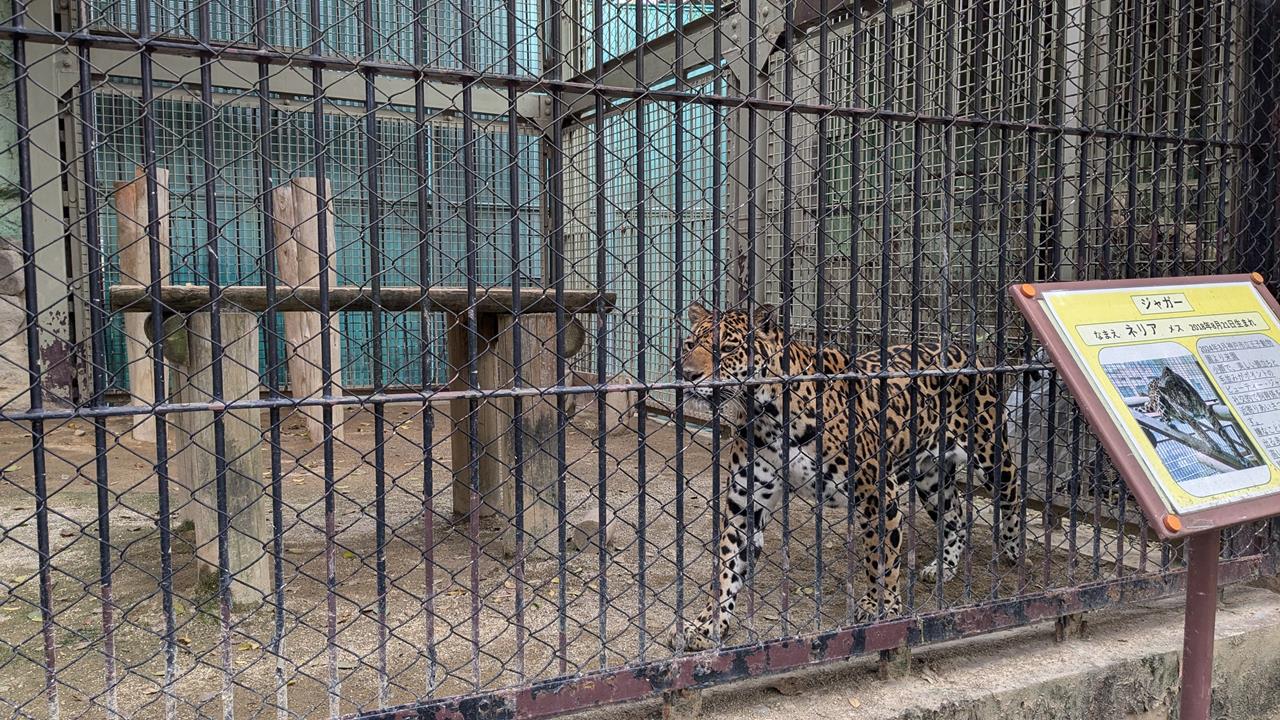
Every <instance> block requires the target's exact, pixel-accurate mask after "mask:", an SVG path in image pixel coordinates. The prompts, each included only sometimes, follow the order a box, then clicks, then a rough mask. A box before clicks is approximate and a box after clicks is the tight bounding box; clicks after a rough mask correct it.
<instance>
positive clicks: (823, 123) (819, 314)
mask: <svg viewBox="0 0 1280 720" xmlns="http://www.w3.org/2000/svg"><path fill="white" fill-rule="evenodd" d="M787 7H788V9H789V10H791V11H792V12H794V9H793V8H792V3H790V2H788V4H787ZM830 12H831V10H830V7H829V6H828V0H819V7H818V15H819V20H818V22H819V23H820V24H819V26H818V81H817V85H818V87H817V96H818V104H819V105H827V104H828V103H830V102H831V97H830V95H831V92H830V83H831V78H830V65H831V60H832V59H831V58H830V57H829V55H828V53H829V52H830V48H829V46H828V43H829V42H830V35H831V32H830V31H831V15H830ZM792 17H794V15H793V16H792ZM789 24H790V23H789ZM789 30H790V31H791V32H792V34H793V35H794V28H789ZM815 142H816V143H817V146H818V147H817V151H818V152H817V167H815V168H814V176H815V177H814V179H815V180H816V181H817V183H816V184H817V198H816V203H815V205H816V207H815V208H814V210H815V213H816V217H815V218H814V220H815V224H816V226H817V227H816V228H815V230H816V235H817V245H818V246H817V248H816V251H815V255H814V263H815V265H816V266H817V273H816V275H817V277H816V279H815V283H816V285H815V288H814V309H813V318H814V319H813V325H814V343H813V344H814V350H815V356H816V357H817V363H816V366H815V368H814V370H813V372H815V373H816V374H819V375H825V374H827V373H831V372H833V371H834V372H847V371H848V368H837V367H827V362H826V326H827V322H826V319H827V318H826V285H827V277H826V273H827V239H828V230H827V213H828V212H829V209H828V207H827V193H828V192H829V191H830V185H829V183H828V178H827V173H828V168H827V165H828V163H829V162H830V152H831V148H830V147H829V146H828V143H829V142H830V141H829V138H828V136H827V115H826V114H822V115H819V116H818V121H817V128H816V139H815ZM827 384H828V383H827V382H826V380H825V379H822V380H819V381H818V382H817V383H815V387H814V400H813V402H814V408H815V409H816V410H817V422H816V425H815V427H814V430H815V437H814V441H815V444H814V472H815V475H814V478H813V482H814V486H815V488H817V491H816V492H815V493H814V504H813V554H814V558H813V565H814V568H813V575H814V582H813V625H812V630H814V631H818V630H821V629H822V601H823V595H822V579H823V575H824V572H823V570H824V562H823V561H824V558H823V552H822V550H823V548H822V542H823V538H822V534H823V527H824V524H823V518H822V510H823V507H825V505H826V502H825V498H824V496H823V491H824V489H825V488H826V474H827V463H826V454H825V453H824V452H823V441H824V440H825V439H826V438H825V437H824V433H825V429H826V420H827V413H826V402H825V401H826V392H827V390H828V388H827ZM847 385H848V381H847V380H846V381H844V382H843V383H841V384H840V385H837V386H836V387H835V388H834V390H835V391H836V392H840V391H841V388H842V387H846V386H847ZM832 482H839V478H835V477H833V478H832ZM832 492H833V493H836V492H840V489H839V488H832ZM846 501H847V498H846Z"/></svg>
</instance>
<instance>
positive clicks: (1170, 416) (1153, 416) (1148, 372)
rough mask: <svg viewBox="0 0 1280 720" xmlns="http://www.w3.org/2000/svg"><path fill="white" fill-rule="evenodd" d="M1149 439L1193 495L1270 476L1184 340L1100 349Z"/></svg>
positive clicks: (1106, 367) (1105, 366) (1102, 360)
mask: <svg viewBox="0 0 1280 720" xmlns="http://www.w3.org/2000/svg"><path fill="white" fill-rule="evenodd" d="M1098 358H1099V362H1100V364H1101V365H1102V369H1103V371H1104V372H1105V373H1106V376H1107V379H1108V380H1110V381H1111V384H1112V385H1113V386H1114V387H1115V389H1116V392H1118V393H1119V394H1120V396H1121V397H1123V398H1124V403H1125V405H1127V406H1128V408H1129V412H1130V413H1131V414H1132V415H1133V418H1134V420H1135V421H1137V423H1138V424H1139V425H1140V426H1141V428H1142V430H1143V436H1142V437H1141V438H1140V440H1145V441H1146V442H1147V443H1149V445H1150V446H1151V449H1152V450H1153V451H1154V452H1155V454H1156V456H1157V457H1158V458H1159V459H1160V461H1161V462H1162V463H1163V464H1164V466H1165V468H1166V469H1167V470H1168V472H1169V475H1170V477H1171V478H1172V479H1173V481H1174V482H1176V483H1178V485H1179V487H1181V488H1182V489H1183V490H1184V491H1186V492H1187V493H1188V494H1189V495H1194V496H1196V497H1207V496H1211V495H1218V494H1221V493H1224V492H1230V491H1232V490H1239V489H1241V488H1246V487H1252V486H1255V485H1263V484H1266V482H1267V481H1268V479H1269V478H1270V472H1269V471H1268V470H1267V467H1266V461H1265V460H1263V459H1262V455H1261V453H1259V452H1258V450H1257V449H1256V448H1255V447H1254V445H1253V443H1252V442H1251V441H1250V440H1249V438H1248V437H1247V435H1246V434H1245V432H1244V430H1243V429H1242V427H1241V426H1240V424H1239V423H1238V422H1236V420H1235V418H1234V417H1233V415H1232V414H1231V409H1230V408H1229V407H1228V406H1227V404H1226V403H1225V402H1224V401H1223V399H1222V397H1221V396H1220V395H1219V394H1218V392H1217V390H1216V389H1214V387H1213V384H1212V383H1211V382H1210V381H1209V378H1208V377H1207V376H1206V374H1205V371H1204V368H1203V367H1201V365H1200V362H1199V361H1198V360H1197V359H1196V356H1195V354H1194V353H1192V352H1191V351H1190V350H1188V349H1187V348H1185V347H1183V346H1182V345H1179V344H1178V343H1171V342H1162V343H1154V344H1149V345H1120V346H1113V347H1107V348H1104V349H1103V350H1102V351H1101V352H1100V353H1099V354H1098Z"/></svg>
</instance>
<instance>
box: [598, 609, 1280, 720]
mask: <svg viewBox="0 0 1280 720" xmlns="http://www.w3.org/2000/svg"><path fill="white" fill-rule="evenodd" d="M1053 636H1054V626H1053V625H1052V624H1044V625H1039V626H1035V627H1031V628H1022V629H1019V630H1013V631H1009V632H1004V633H999V634H995V635H992V636H989V637H986V638H981V639H978V640H968V641H958V642H954V643H947V644H943V645H937V646H934V647H931V648H925V649H918V650H916V651H914V653H913V658H912V668H911V674H910V675H909V676H908V677H905V678H902V679H898V680H890V681H880V680H877V679H876V674H875V672H876V662H875V660H874V659H860V660H856V661H851V662H848V663H843V664H840V665H837V666H834V667H832V668H827V669H821V670H814V671H808V672H803V673H793V674H791V675H785V676H780V677H777V678H773V679H772V680H760V681H752V682H749V683H741V684H737V685H733V686H729V687H726V688H715V689H710V690H707V691H705V692H704V698H703V702H702V709H701V713H700V715H698V717H701V718H706V719H707V720H744V719H746V718H766V719H773V718H777V719H779V720H780V719H781V718H856V719H857V720H1075V719H1077V718H1078V719H1079V720H1121V719H1125V720H1157V719H1163V718H1176V717H1177V706H1178V665H1179V655H1180V653H1181V649H1182V602H1181V600H1169V601H1161V602H1156V603H1147V604H1142V605H1135V606H1130V607H1127V608H1123V609H1119V610H1113V611H1109V612H1105V613H1098V614H1094V615H1090V616H1088V624H1087V632H1086V633H1085V636H1084V637H1083V638H1080V637H1072V638H1069V639H1068V640H1067V641H1066V642H1062V643H1058V642H1054V639H1053ZM1215 647H1216V653H1215V667H1214V697H1213V716H1214V718H1229V719H1230V720H1280V595H1278V594H1276V593H1274V592H1271V591H1269V590H1265V589H1259V588H1252V587H1245V586H1238V587H1234V588H1228V589H1227V590H1226V592H1225V599H1224V601H1223V602H1221V603H1220V604H1219V610H1218V632H1217V642H1216V645H1215ZM668 712H670V711H668ZM662 714H663V713H662V708H661V705H660V703H647V704H644V705H636V706H632V707H629V708H624V709H612V710H606V711H602V712H601V713H589V714H587V715H585V716H584V717H593V716H597V715H598V716H599V717H600V718H604V717H608V718H613V719H621V718H627V719H635V720H639V718H654V717H661V716H662ZM669 716H670V717H677V715H669Z"/></svg>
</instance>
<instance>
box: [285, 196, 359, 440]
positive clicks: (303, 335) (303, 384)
mask: <svg viewBox="0 0 1280 720" xmlns="http://www.w3.org/2000/svg"><path fill="white" fill-rule="evenodd" d="M325 187H326V190H325V197H326V198H332V197H333V188H332V185H331V184H330V183H329V182H328V181H325ZM272 199H273V203H272V208H273V210H274V213H275V217H274V226H275V237H274V239H275V242H276V267H277V268H278V274H279V277H280V284H281V285H282V286H283V287H281V291H282V292H285V293H287V292H290V291H294V290H297V289H298V288H301V287H309V288H313V289H314V290H315V291H316V292H319V291H320V288H319V287H318V286H319V283H320V251H319V250H320V223H321V222H322V221H323V222H324V224H325V228H326V229H327V230H326V236H327V237H328V243H327V245H328V247H329V251H328V253H327V254H328V255H329V271H328V273H327V275H328V276H329V284H330V285H336V284H337V281H338V272H337V268H336V267H335V266H336V263H337V253H336V252H335V248H336V246H337V236H336V235H335V233H334V221H333V212H332V210H331V208H330V207H324V208H320V207H319V206H318V203H317V201H318V199H319V197H318V196H317V194H316V179H315V178H313V177H307V178H294V179H293V180H292V181H290V182H289V183H287V184H285V185H281V186H280V187H277V188H275V189H274V190H272ZM336 317H337V316H336V315H334V314H333V313H330V314H329V319H330V321H331V322H332V321H334V320H336ZM320 320H321V318H320V313H317V312H287V313H284V341H285V352H286V353H287V357H288V363H289V392H290V394H292V396H293V397H295V398H310V397H318V396H320V395H322V394H323V390H324V363H323V359H322V357H321V339H322V334H321V323H320ZM339 338H340V335H339V333H338V330H337V328H336V327H334V329H333V330H332V331H331V332H330V333H329V345H330V351H329V359H330V362H329V368H330V374H331V377H332V386H331V391H334V390H336V394H338V395H341V389H340V388H341V386H342V355H341V354H340V353H341V344H340V342H339ZM298 411H299V412H301V413H302V414H303V415H305V416H306V418H307V433H308V434H309V435H310V436H311V439H312V441H314V442H317V443H320V442H324V439H325V434H326V432H332V433H333V439H334V440H342V439H343V437H344V432H343V424H342V421H343V417H344V407H343V406H342V405H334V406H333V407H332V410H331V412H332V418H333V422H332V426H331V427H329V428H326V427H325V424H324V408H322V407H319V406H316V405H309V406H305V407H302V408H299V409H298Z"/></svg>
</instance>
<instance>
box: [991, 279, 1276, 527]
mask: <svg viewBox="0 0 1280 720" xmlns="http://www.w3.org/2000/svg"><path fill="white" fill-rule="evenodd" d="M1012 292H1013V297H1014V298H1015V300H1016V302H1017V303H1018V306H1019V308H1020V309H1021V310H1022V311H1023V313H1024V314H1025V315H1026V316H1027V319H1028V320H1029V321H1030V323H1031V325H1032V327H1033V329H1034V330H1035V331H1036V334H1037V335H1038V336H1039V337H1040V340H1041V341H1042V342H1043V343H1044V344H1045V346H1046V348H1047V349H1048V351H1049V355H1050V357H1051V358H1052V359H1053V361H1054V363H1055V365H1056V366H1057V368H1058V370H1059V371H1060V372H1061V374H1062V376H1063V379H1064V380H1065V381H1066V383H1067V386H1068V387H1069V388H1070V389H1071V391H1072V393H1073V394H1074V395H1075V398H1076V400H1077V401H1078V402H1079V403H1080V407H1081V410H1082V411H1083V413H1084V414H1085V415H1086V416H1087V418H1088V420H1089V422H1090V424H1091V425H1092V426H1093V427H1094V429H1095V431H1096V432H1097V433H1098V435H1099V437H1100V439H1101V440H1102V442H1103V444H1104V446H1105V447H1106V449H1107V451H1108V453H1110V455H1111V458H1112V461H1113V462H1114V463H1115V465H1116V467H1117V468H1118V470H1119V471H1120V473H1121V475H1122V476H1123V477H1124V479H1125V481H1126V482H1127V483H1128V484H1129V487H1130V489H1131V490H1132V491H1133V494H1134V495H1135V497H1136V498H1137V499H1138V502H1139V504H1140V505H1141V506H1142V510H1143V512H1144V513H1145V515H1146V516H1147V518H1148V520H1149V521H1150V523H1151V525H1152V526H1153V527H1154V528H1155V529H1156V531H1157V533H1159V534H1160V535H1161V536H1162V537H1165V538H1170V537H1174V536H1178V535H1182V534H1189V533H1193V532H1199V531H1202V530H1206V529H1208V528H1211V527H1223V526H1226V525H1233V524H1236V523H1240V522H1244V521H1246V520H1251V519H1258V518H1261V517H1269V516H1272V515H1276V514H1280V320H1277V312H1278V311H1280V307H1278V306H1277V305H1276V301H1275V298H1273V297H1272V296H1271V294H1270V293H1269V292H1268V291H1267V290H1266V288H1264V287H1263V286H1262V285H1261V284H1260V283H1259V282H1257V278H1256V277H1254V276H1249V275H1239V276H1216V277H1198V278H1175V279H1157V280H1122V281H1099V282H1076V283H1047V284H1038V285H1018V286H1015V287H1014V288H1013V289H1012Z"/></svg>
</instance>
